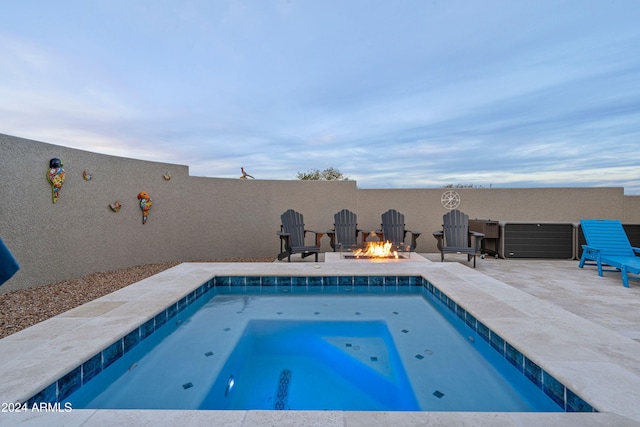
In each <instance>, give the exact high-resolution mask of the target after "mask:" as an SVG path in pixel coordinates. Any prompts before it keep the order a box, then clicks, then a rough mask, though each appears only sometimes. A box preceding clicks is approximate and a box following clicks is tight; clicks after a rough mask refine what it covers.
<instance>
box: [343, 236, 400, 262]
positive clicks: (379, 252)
mask: <svg viewBox="0 0 640 427" xmlns="http://www.w3.org/2000/svg"><path fill="white" fill-rule="evenodd" d="M392 247H393V244H392V243H391V242H390V241H388V240H387V241H386V242H384V243H383V242H369V243H368V244H367V247H366V248H365V249H356V250H355V251H353V255H354V257H355V258H360V257H362V258H396V259H398V258H399V256H398V251H394V250H392Z"/></svg>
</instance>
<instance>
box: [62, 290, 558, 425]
mask: <svg viewBox="0 0 640 427" xmlns="http://www.w3.org/2000/svg"><path fill="white" fill-rule="evenodd" d="M291 289H292V290H291V291H289V292H287V289H284V290H282V289H280V290H278V289H274V288H271V287H250V286H247V287H214V288H213V289H212V290H211V291H209V294H211V295H210V297H208V298H207V297H203V298H201V299H200V300H201V301H200V300H199V301H198V302H196V303H195V304H192V305H191V306H189V307H188V308H187V309H185V310H183V311H182V312H180V313H178V315H177V316H176V317H174V318H173V319H172V321H171V322H167V323H166V324H165V325H163V326H162V327H161V328H159V329H158V330H157V331H156V333H154V334H152V335H150V336H149V337H148V338H147V339H145V340H144V341H141V342H140V343H139V344H137V345H136V346H135V347H133V348H132V349H131V350H130V351H128V352H127V353H126V354H124V356H122V357H121V358H119V359H118V360H117V361H116V362H114V363H113V364H111V365H110V366H109V367H108V368H106V369H104V370H103V371H102V372H101V373H100V374H98V375H97V376H95V377H94V378H93V379H92V380H91V381H88V382H87V383H86V384H85V385H83V386H82V387H80V388H78V389H77V390H76V391H75V392H74V393H72V394H71V395H69V396H68V397H67V398H66V401H68V402H71V403H72V404H73V407H74V408H77V409H81V408H120V409H124V408H136V409H276V410H277V409H294V410H315V409H319V410H323V409H333V410H376V411H381V410H387V411H394V410H428V411H496V412H505V411H563V410H564V408H561V407H560V406H558V404H557V403H556V402H554V400H552V399H551V398H550V397H549V396H548V394H547V393H545V392H543V390H542V389H541V388H540V387H539V385H536V384H535V383H534V382H532V381H531V380H529V379H528V378H527V377H526V375H523V372H522V370H520V369H518V368H517V367H516V366H514V363H513V362H512V361H511V362H510V361H508V360H507V359H506V358H505V357H504V355H503V354H500V353H499V352H497V351H496V350H495V348H493V347H495V345H493V344H492V341H491V340H487V339H483V338H482V336H481V335H482V333H478V332H477V328H475V329H474V328H470V326H469V321H468V320H467V321H465V320H464V319H461V318H460V316H459V315H456V313H455V311H454V312H452V311H451V310H449V308H448V306H447V304H446V303H443V302H442V301H441V300H440V299H439V298H437V297H436V296H434V295H433V294H432V293H430V292H427V291H426V290H425V288H424V287H423V286H402V287H369V286H363V287H358V286H353V287H352V288H350V290H349V292H343V291H340V290H339V289H338V288H336V290H335V292H334V291H330V290H327V288H319V290H317V291H313V290H310V288H305V289H304V290H301V291H300V292H295V291H293V288H291ZM481 332H482V331H481ZM503 345H504V343H503Z"/></svg>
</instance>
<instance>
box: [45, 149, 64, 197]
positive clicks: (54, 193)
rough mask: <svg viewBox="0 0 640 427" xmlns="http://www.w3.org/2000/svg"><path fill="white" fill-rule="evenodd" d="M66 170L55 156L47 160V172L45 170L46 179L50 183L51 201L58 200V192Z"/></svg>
mask: <svg viewBox="0 0 640 427" xmlns="http://www.w3.org/2000/svg"><path fill="white" fill-rule="evenodd" d="M65 175H66V172H65V171H64V169H63V168H62V161H61V160H60V159H58V158H57V157H54V158H53V159H51V160H49V172H47V180H48V181H49V184H51V199H52V200H53V203H55V202H57V201H58V194H59V193H60V189H61V188H62V184H64V178H65Z"/></svg>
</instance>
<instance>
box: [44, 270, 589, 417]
mask: <svg viewBox="0 0 640 427" xmlns="http://www.w3.org/2000/svg"><path fill="white" fill-rule="evenodd" d="M362 286H365V287H366V288H367V293H368V294H369V295H382V294H384V295H385V296H384V297H385V298H388V297H389V295H390V294H394V293H395V294H396V295H397V294H398V293H400V294H403V293H407V291H408V290H409V289H411V290H412V291H413V290H415V289H418V290H419V292H420V293H422V294H424V295H425V296H426V297H428V298H429V299H430V300H431V301H432V303H435V304H438V305H440V308H441V309H443V310H444V311H443V310H441V311H442V312H443V313H444V314H445V315H446V316H447V317H449V320H453V322H454V326H455V327H456V328H458V329H460V328H462V329H460V330H461V332H462V335H460V334H459V335H460V336H461V337H462V339H463V341H464V342H465V345H468V346H469V345H471V346H476V347H477V346H481V347H482V346H484V347H485V348H484V350H483V351H485V350H491V351H490V352H488V354H489V355H492V356H491V357H496V358H498V359H499V360H502V361H503V363H504V362H505V361H506V362H507V364H508V365H509V366H511V367H512V368H511V370H512V371H513V372H512V373H513V374H514V377H515V378H519V380H526V383H527V384H529V386H531V385H533V387H534V388H536V389H538V390H541V391H542V392H543V393H544V394H545V395H546V396H550V397H551V398H552V399H553V400H554V401H555V402H556V404H558V405H559V406H558V408H556V410H587V411H592V408H591V407H590V405H588V404H587V403H586V402H584V401H582V400H581V399H580V398H579V397H577V396H575V394H573V393H572V392H571V390H569V389H567V388H565V387H564V386H563V385H562V384H560V383H559V382H557V381H555V379H554V378H553V377H552V376H550V375H549V374H548V373H546V372H545V371H544V370H542V369H540V368H539V367H538V366H537V365H535V364H534V363H533V362H532V361H530V360H529V359H528V358H526V357H524V356H523V355H522V354H521V353H520V352H518V351H517V350H516V349H515V348H513V347H512V346H510V345H509V344H508V343H506V342H505V341H504V340H502V338H501V337H500V336H499V335H497V334H495V333H492V331H491V330H489V329H488V328H486V326H484V324H482V323H481V322H479V321H477V320H476V319H475V318H473V316H471V315H470V314H469V313H466V312H465V311H464V309H463V308H462V307H460V306H458V305H457V304H456V303H455V302H454V301H453V300H451V299H449V298H448V297H447V296H446V295H445V294H443V293H442V292H440V291H439V290H438V289H437V288H435V287H434V286H433V285H431V284H430V283H429V282H428V281H426V280H424V279H423V278H421V277H406V276H373V277H367V276H350V277H341V276H338V277H335V276H334V277H324V278H323V277H266V276H265V277H216V278H214V279H213V280H212V281H211V283H209V284H205V285H203V287H201V288H203V289H202V290H200V291H199V290H196V291H194V294H193V295H191V294H190V295H188V296H186V297H185V298H184V301H183V300H180V301H179V302H178V303H176V305H175V307H169V308H168V309H166V310H165V311H164V312H163V313H160V314H158V316H156V319H153V320H154V325H156V326H158V325H160V327H158V328H157V330H156V334H150V333H149V330H150V329H153V328H151V326H150V325H149V324H148V323H149V322H147V323H146V324H144V325H141V327H140V328H138V329H139V330H138V331H137V332H136V331H133V332H132V333H131V334H127V336H126V337H123V340H122V342H121V343H120V344H119V345H116V347H117V348H119V349H121V350H120V351H119V350H113V349H112V350H109V348H108V349H105V351H107V353H104V352H103V353H104V354H102V355H101V357H100V359H101V360H106V361H107V362H108V364H109V365H111V364H114V365H115V364H116V363H120V364H125V365H126V366H127V367H130V366H131V365H127V363H129V361H128V360H127V358H126V357H119V358H117V359H118V360H117V361H116V362H114V361H113V356H112V354H114V353H116V354H117V353H121V356H122V355H125V356H129V355H134V352H135V351H139V350H140V349H141V348H142V346H138V344H137V343H139V342H140V337H142V336H145V337H146V338H147V340H149V339H156V338H157V337H160V336H162V334H163V331H162V326H163V325H164V324H166V323H167V319H169V318H171V319H172V318H174V317H175V318H176V319H177V320H178V321H180V320H181V319H184V318H185V317H184V316H181V315H180V316H179V314H181V313H182V311H184V310H185V308H186V306H187V305H188V304H187V303H188V302H192V303H193V302H194V301H196V300H198V301H199V300H200V298H197V296H198V293H199V294H200V296H202V295H205V294H208V292H206V291H207V290H208V289H209V288H213V291H214V293H216V292H219V293H225V292H226V293H231V292H232V291H234V292H235V289H241V290H242V292H246V293H247V294H248V295H249V296H250V295H252V294H256V293H258V292H259V293H262V294H263V295H264V293H266V294H267V295H269V294H278V293H285V292H286V293H288V295H287V296H288V297H291V296H296V295H297V294H307V293H309V292H313V293H315V294H318V293H321V294H325V293H327V292H328V291H329V290H330V291H331V292H332V293H335V294H338V295H342V297H341V298H338V299H339V300H343V299H344V300H347V299H348V298H344V294H351V295H353V294H354V293H356V292H358V290H359V288H361V287H362ZM198 289H200V288H198ZM363 296H364V294H358V296H357V297H356V298H357V299H358V300H361V299H363ZM314 299H318V297H317V296H316V297H314ZM289 301H292V300H289ZM352 302H353V300H351V301H349V303H350V304H351V303H352ZM192 305H193V304H192ZM318 312H319V313H321V312H320V311H318ZM363 313H364V312H361V314H360V315H358V314H355V312H354V313H352V314H353V316H360V317H358V318H359V319H361V318H362V317H361V316H362V315H363ZM309 316H312V317H313V316H318V315H317V314H315V312H314V313H311V314H309ZM316 320H317V319H316ZM181 323H188V322H184V320H182V322H181ZM456 323H457V324H456ZM411 328H414V326H412V327H411ZM165 329H166V328H165ZM407 330H408V331H410V332H409V333H404V332H401V334H403V335H404V336H406V337H412V335H411V333H413V332H411V329H407ZM154 335H157V337H154ZM136 337H137V338H136ZM145 341H146V340H145ZM115 344H117V343H114V345H115ZM125 350H126V351H125ZM427 350H428V351H429V352H431V353H432V354H429V352H427ZM203 354H204V353H203ZM437 354H439V352H438V353H435V356H437ZM418 355H420V356H421V358H418V357H416V356H418ZM136 357H137V356H136ZM411 357H413V359H415V361H416V363H417V362H419V361H429V360H434V352H433V350H431V349H429V348H424V349H422V350H421V352H420V353H416V354H414V355H412V356H411ZM85 365H86V364H85ZM93 365H95V363H94V364H93ZM93 365H91V364H90V365H89V366H88V368H89V369H84V365H83V367H82V369H81V370H80V374H81V375H82V378H83V379H82V381H81V383H83V384H84V386H83V387H79V386H73V384H72V386H69V384H70V383H71V381H69V378H64V379H61V380H62V382H61V381H60V380H59V381H58V384H57V388H56V390H58V391H57V392H56V395H57V396H60V394H59V391H60V390H62V391H63V393H66V392H68V390H70V389H74V390H73V391H77V390H78V389H84V388H85V387H87V386H90V385H91V384H98V381H95V380H98V377H99V376H98V377H96V378H95V379H94V380H92V381H84V375H85V371H86V373H87V374H88V375H91V373H92V372H94V371H96V370H97V368H95V367H94V368H93V369H92V366H93ZM109 365H107V366H109ZM103 368H105V367H104V366H103ZM139 368H140V365H138V366H137V367H134V368H133V371H136V370H138V369H139ZM105 372H106V371H105ZM281 373H282V370H281V371H280V372H278V375H280V374H281ZM292 375H295V372H293V373H292ZM510 375H511V374H510ZM94 376H95V375H94ZM416 376H417V375H416V374H415V372H413V373H410V374H409V375H408V377H409V378H411V379H414V378H415V377H416ZM285 378H286V373H285ZM292 378H293V377H292ZM226 380H228V378H226ZM554 381H555V382H554ZM183 386H186V388H184V390H191V389H195V388H196V387H195V386H191V387H190V386H189V382H185V383H183ZM467 386H468V384H467ZM274 388H275V387H274ZM414 388H415V386H414ZM192 391H193V390H192ZM273 391H274V390H272V392H273ZM436 392H437V393H436ZM440 394H444V397H443V396H440V397H437V396H438V395H440ZM479 394H480V393H479ZM70 395H71V393H68V394H67V396H65V397H64V398H63V399H60V400H64V399H65V398H67V397H69V398H70ZM431 395H432V396H436V397H435V398H436V399H438V401H439V402H449V399H450V397H451V395H450V394H448V393H444V392H443V391H441V390H438V389H435V390H433V393H431ZM41 397H42V396H40V398H41ZM35 398H38V396H34V399H35ZM429 410H461V409H446V408H444V409H442V408H436V409H429ZM518 410H522V409H518ZM544 410H550V409H544ZM551 410H553V409H551Z"/></svg>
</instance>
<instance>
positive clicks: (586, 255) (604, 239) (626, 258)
mask: <svg viewBox="0 0 640 427" xmlns="http://www.w3.org/2000/svg"><path fill="white" fill-rule="evenodd" d="M580 225H581V227H582V232H583V233H584V237H585V239H586V241H587V244H586V245H582V256H581V257H580V263H579V264H578V267H579V268H582V267H583V266H584V265H585V264H587V265H597V266H598V276H603V271H620V272H621V273H622V284H623V285H624V287H625V288H628V287H629V280H640V278H638V277H629V276H628V274H629V273H632V274H640V257H637V256H636V254H640V248H634V247H631V243H629V238H628V237H627V233H625V231H624V228H622V223H620V221H619V220H617V219H616V220H611V219H581V220H580ZM591 261H593V262H591ZM603 265H605V266H610V267H613V268H614V269H615V270H611V269H607V270H605V269H603V268H602V266H603Z"/></svg>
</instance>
